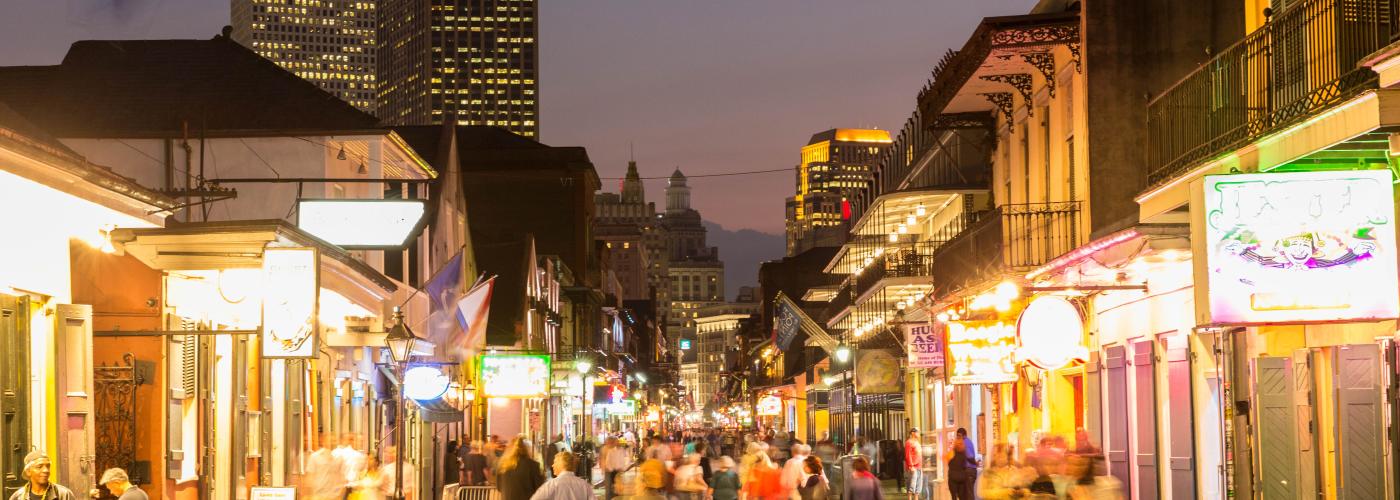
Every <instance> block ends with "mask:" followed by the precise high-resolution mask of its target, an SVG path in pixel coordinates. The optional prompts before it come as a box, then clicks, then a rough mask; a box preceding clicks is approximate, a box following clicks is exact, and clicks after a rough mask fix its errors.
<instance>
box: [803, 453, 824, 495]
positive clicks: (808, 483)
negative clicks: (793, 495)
mask: <svg viewBox="0 0 1400 500" xmlns="http://www.w3.org/2000/svg"><path fill="white" fill-rule="evenodd" d="M802 472H803V476H804V478H803V480H802V485H801V486H798V487H797V494H798V496H799V497H800V498H801V499H802V500H826V499H827V497H828V496H830V495H831V483H830V482H829V481H827V478H826V473H825V472H824V468H823V467H822V459H820V458H817V457H816V456H814V455H809V456H807V458H805V459H803V460H802Z"/></svg>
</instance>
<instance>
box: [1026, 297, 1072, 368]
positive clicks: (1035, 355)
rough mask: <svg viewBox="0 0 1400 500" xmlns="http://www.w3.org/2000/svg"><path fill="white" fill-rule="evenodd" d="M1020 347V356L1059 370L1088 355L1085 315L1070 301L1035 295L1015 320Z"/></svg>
mask: <svg viewBox="0 0 1400 500" xmlns="http://www.w3.org/2000/svg"><path fill="white" fill-rule="evenodd" d="M1016 330H1017V334H1018V335H1017V336H1018V337H1019V339H1020V343H1021V348H1020V349H1019V350H1018V351H1017V353H1016V357H1017V359H1021V360H1025V361H1028V362H1030V364H1032V365H1035V366H1036V367H1039V368H1041V369H1043V370H1057V369H1059V368H1062V367H1064V366H1066V365H1069V364H1070V363H1071V362H1074V361H1084V360H1086V359H1088V358H1089V350H1088V349H1087V348H1085V347H1084V317H1083V316H1082V315H1080V314H1079V308H1078V307H1076V306H1075V305H1074V304H1071V303H1070V302H1069V301H1068V300H1065V299H1063V298H1061V297H1056V296H1053V295H1042V296H1039V297H1036V298H1035V299H1034V300H1032V301H1031V303H1030V304H1029V305H1027V306H1026V310H1025V311H1022V312H1021V319H1020V320H1018V321H1017V322H1016Z"/></svg>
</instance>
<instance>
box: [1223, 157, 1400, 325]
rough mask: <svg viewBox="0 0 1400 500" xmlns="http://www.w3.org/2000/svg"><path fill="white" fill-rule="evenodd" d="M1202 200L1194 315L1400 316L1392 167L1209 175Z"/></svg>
mask: <svg viewBox="0 0 1400 500" xmlns="http://www.w3.org/2000/svg"><path fill="white" fill-rule="evenodd" d="M1204 206H1205V209H1204V220H1203V222H1204V223H1203V224H1202V226H1204V231H1205V235H1204V238H1203V242H1204V245H1205V248H1204V253H1205V256H1206V258H1205V259H1198V260H1197V266H1204V267H1205V269H1204V273H1205V275H1206V276H1207V286H1206V287H1199V288H1198V297H1197V301H1196V303H1197V304H1198V315H1199V316H1201V317H1200V318H1199V321H1198V322H1200V323H1203V324H1216V325H1249V324H1270V323H1319V322H1333V321H1356V320H1381V319H1393V318H1396V317H1397V316H1400V304H1397V302H1400V296H1397V295H1398V294H1400V292H1397V278H1396V255H1395V221H1394V214H1395V196H1394V191H1393V186H1392V184H1391V174H1390V172H1389V171H1385V170H1360V171H1335V172H1294V173H1276V174H1236V175H1212V176H1206V178H1205V189H1204ZM1198 249H1199V247H1198ZM1201 295H1205V297H1201Z"/></svg>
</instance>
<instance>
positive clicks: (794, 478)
mask: <svg viewBox="0 0 1400 500" xmlns="http://www.w3.org/2000/svg"><path fill="white" fill-rule="evenodd" d="M809 450H810V449H809V448H808V447H807V445H805V444H794V445H792V458H789V459H788V460H787V463H784V464H783V476H782V485H783V491H784V492H793V491H797V488H798V487H799V486H802V480H803V479H804V471H803V468H804V467H805V462H806V461H807V457H808V456H810V455H811V452H810V451H809Z"/></svg>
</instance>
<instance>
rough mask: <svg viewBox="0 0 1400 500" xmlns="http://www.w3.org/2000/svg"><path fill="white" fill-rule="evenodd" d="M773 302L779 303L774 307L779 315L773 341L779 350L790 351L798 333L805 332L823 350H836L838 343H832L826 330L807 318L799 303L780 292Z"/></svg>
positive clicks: (775, 324)
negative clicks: (789, 348)
mask: <svg viewBox="0 0 1400 500" xmlns="http://www.w3.org/2000/svg"><path fill="white" fill-rule="evenodd" d="M773 300H774V301H775V302H777V303H776V304H774V306H773V309H774V311H776V315H777V317H776V318H775V319H774V321H773V334H774V338H773V340H774V344H775V345H777V346H778V349H781V350H784V351H786V350H788V347H791V345H792V341H793V339H796V338H797V332H805V333H806V334H807V337H808V338H809V339H812V340H814V341H817V343H819V344H820V345H821V347H822V348H823V349H827V350H830V349H835V348H836V343H835V342H834V341H832V339H831V336H830V335H828V334H827V333H826V330H823V329H822V327H821V326H820V325H817V322H816V321H812V318H811V317H809V316H807V313H804V312H802V308H801V307H798V306H797V303H796V302H793V301H792V299H789V298H788V297H787V295H785V294H783V293H782V292H778V296H777V297H774V299H773ZM827 344H830V345H829V346H828V345H827Z"/></svg>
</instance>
